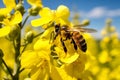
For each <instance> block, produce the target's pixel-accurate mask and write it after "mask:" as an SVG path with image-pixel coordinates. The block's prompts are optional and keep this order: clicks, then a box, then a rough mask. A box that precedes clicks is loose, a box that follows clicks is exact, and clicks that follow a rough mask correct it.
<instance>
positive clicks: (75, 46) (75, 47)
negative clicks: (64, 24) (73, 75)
mask: <svg viewBox="0 0 120 80" xmlns="http://www.w3.org/2000/svg"><path fill="white" fill-rule="evenodd" d="M71 43H73V45H74V49H75V50H77V45H76V43H75V41H74V40H73V38H72V41H71Z"/></svg>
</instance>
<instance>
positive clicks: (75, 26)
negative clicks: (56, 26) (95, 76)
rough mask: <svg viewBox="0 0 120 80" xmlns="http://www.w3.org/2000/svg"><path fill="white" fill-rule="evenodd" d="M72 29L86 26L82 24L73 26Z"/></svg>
mask: <svg viewBox="0 0 120 80" xmlns="http://www.w3.org/2000/svg"><path fill="white" fill-rule="evenodd" d="M73 27H86V26H85V25H82V24H78V25H74V26H73Z"/></svg>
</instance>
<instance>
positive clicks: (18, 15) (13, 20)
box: [0, 11, 22, 37]
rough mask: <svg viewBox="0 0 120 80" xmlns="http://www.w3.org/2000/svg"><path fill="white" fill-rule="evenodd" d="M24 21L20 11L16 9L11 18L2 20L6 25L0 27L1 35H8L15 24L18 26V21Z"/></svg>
mask: <svg viewBox="0 0 120 80" xmlns="http://www.w3.org/2000/svg"><path fill="white" fill-rule="evenodd" d="M21 21H22V15H21V13H20V12H19V11H16V12H15V13H14V14H13V15H12V16H11V19H10V20H9V19H8V18H5V19H4V20H3V21H2V22H0V23H2V24H3V25H4V26H3V27H2V28H0V37H3V36H6V35H8V34H9V32H10V30H11V28H12V27H13V26H16V25H17V24H18V23H20V22H21Z"/></svg>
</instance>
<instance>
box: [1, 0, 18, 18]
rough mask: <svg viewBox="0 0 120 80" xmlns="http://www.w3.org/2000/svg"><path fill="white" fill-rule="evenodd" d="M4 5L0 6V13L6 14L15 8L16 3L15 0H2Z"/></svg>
mask: <svg viewBox="0 0 120 80" xmlns="http://www.w3.org/2000/svg"><path fill="white" fill-rule="evenodd" d="M3 3H4V5H5V6H6V8H0V12H1V13H0V15H2V16H7V15H8V14H9V13H10V12H11V11H12V9H13V8H15V6H16V3H15V0H3Z"/></svg>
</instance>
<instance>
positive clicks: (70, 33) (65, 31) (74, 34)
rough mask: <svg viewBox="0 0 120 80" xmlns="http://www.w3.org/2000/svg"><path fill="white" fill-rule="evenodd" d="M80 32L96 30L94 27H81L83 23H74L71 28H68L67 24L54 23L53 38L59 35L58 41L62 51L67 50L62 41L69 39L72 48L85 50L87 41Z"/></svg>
mask: <svg viewBox="0 0 120 80" xmlns="http://www.w3.org/2000/svg"><path fill="white" fill-rule="evenodd" d="M81 32H82V33H84V32H89V33H91V32H96V30H95V29H90V28H83V25H74V26H73V27H72V28H70V27H69V26H67V25H63V26H60V24H56V25H55V36H54V40H55V39H56V37H57V36H58V35H60V36H61V37H60V41H61V44H62V46H63V49H64V52H65V53H66V52H67V48H66V45H65V43H64V41H66V40H71V43H72V44H73V45H74V49H75V50H77V49H78V48H79V49H81V50H82V51H83V52H86V50H87V43H86V41H85V39H84V37H83V36H82V34H81Z"/></svg>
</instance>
